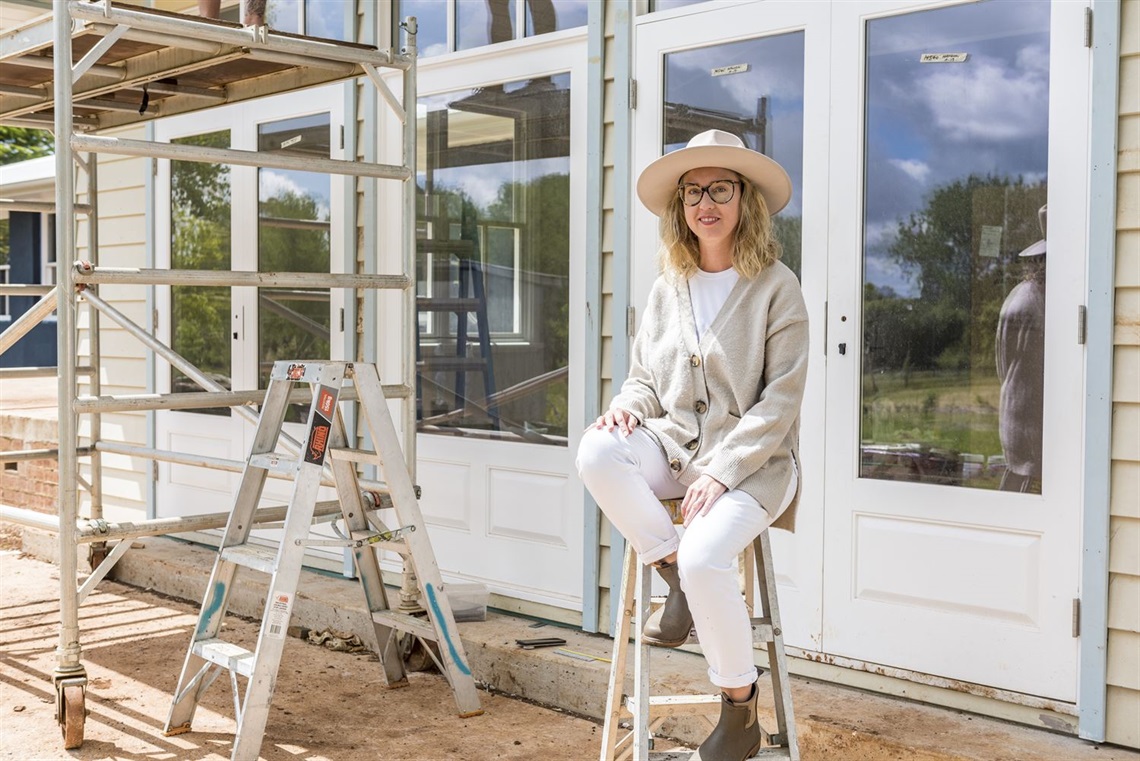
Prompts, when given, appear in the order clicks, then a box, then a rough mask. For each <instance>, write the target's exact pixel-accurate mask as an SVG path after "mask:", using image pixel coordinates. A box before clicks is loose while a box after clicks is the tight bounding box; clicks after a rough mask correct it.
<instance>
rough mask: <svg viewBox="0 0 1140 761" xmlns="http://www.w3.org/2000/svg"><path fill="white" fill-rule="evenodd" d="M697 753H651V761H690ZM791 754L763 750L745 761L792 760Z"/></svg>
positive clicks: (785, 749)
mask: <svg viewBox="0 0 1140 761" xmlns="http://www.w3.org/2000/svg"><path fill="white" fill-rule="evenodd" d="M694 752H695V751H691V750H662V751H650V752H649V761H689V759H690V758H692V757H693V753H694ZM791 757H792V755H791V753H789V752H788V749H787V748H783V747H781V748H761V749H760V750H758V751H756V754H755V755H753V756H749V757H748V758H747V759H745V761H753V760H754V759H762V761H768V759H772V758H791Z"/></svg>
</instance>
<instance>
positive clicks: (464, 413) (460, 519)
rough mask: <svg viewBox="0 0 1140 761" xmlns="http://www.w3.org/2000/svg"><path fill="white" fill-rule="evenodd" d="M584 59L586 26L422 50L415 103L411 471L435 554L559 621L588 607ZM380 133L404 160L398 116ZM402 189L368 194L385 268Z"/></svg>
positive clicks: (462, 575) (393, 313) (450, 572)
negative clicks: (583, 478)
mask: <svg viewBox="0 0 1140 761" xmlns="http://www.w3.org/2000/svg"><path fill="white" fill-rule="evenodd" d="M449 58H451V60H448V59H449ZM441 59H442V60H441ZM586 63H587V60H586V42H585V37H584V36H583V35H582V34H580V33H575V34H573V35H569V34H567V35H565V36H562V37H561V39H558V40H555V41H545V40H542V39H538V38H536V39H535V40H534V41H527V42H525V43H517V44H512V45H511V46H510V47H509V48H508V49H506V50H495V49H494V48H492V49H490V50H473V51H469V52H465V53H464V54H463V56H462V59H461V60H455V58H454V57H449V56H440V57H435V58H425V59H423V60H422V61H421V62H420V64H419V71H418V80H417V84H418V89H419V102H418V104H417V105H416V108H414V109H409V112H410V113H414V114H416V118H417V123H418V125H417V126H418V135H419V137H418V145H417V162H418V166H417V173H416V178H415V182H416V187H417V220H416V237H417V273H416V275H417V296H418V297H419V300H420V311H419V315H418V321H417V325H415V326H413V328H412V329H413V330H415V331H416V334H417V338H418V353H417V360H418V366H419V375H418V381H417V393H418V399H419V403H418V405H417V408H418V418H419V431H420V433H419V435H418V436H417V444H416V448H417V481H418V483H419V484H420V485H421V486H422V490H423V496H422V498H421V500H420V505H421V508H422V510H423V513H424V519H425V522H426V523H427V526H428V531H429V533H430V534H431V539H432V545H433V548H434V550H435V555H436V559H437V560H438V562H439V566H440V569H441V570H442V571H443V573H444V576H445V578H452V579H466V580H471V581H476V582H480V583H483V584H485V585H486V586H487V587H488V588H489V590H490V591H491V592H492V593H495V594H497V595H499V596H500V600H499V601H498V602H499V604H516V605H517V604H518V603H506V602H505V601H506V600H508V599H510V600H516V601H517V600H523V601H527V602H528V603H537V604H538V605H539V606H548V607H546V608H544V607H536V606H534V605H524V606H522V607H523V609H525V610H526V611H527V612H530V613H535V612H542V613H544V614H545V615H548V616H550V617H552V618H560V619H563V620H567V621H572V620H575V617H576V616H577V615H578V611H580V610H581V600H582V555H583V551H582V541H583V518H582V485H581V483H580V482H579V481H578V478H577V474H576V473H575V472H573V466H572V462H573V454H572V453H573V452H574V451H575V450H576V449H577V446H578V439H579V437H580V434H581V431H582V430H583V428H584V427H585V420H584V418H583V414H584V413H583V406H582V401H581V400H582V398H583V391H582V389H583V381H584V379H583V377H582V367H583V357H584V348H583V346H584V333H583V330H582V328H583V326H584V325H585V322H586V318H585V308H584V301H585V299H584V298H583V297H582V293H583V288H584V278H585V262H584V258H583V257H582V256H581V252H582V251H583V250H585V239H584V237H583V234H584V229H585V223H584V220H585V209H586V204H587V203H589V202H591V201H590V200H589V199H586V198H585V192H584V188H583V183H584V179H585V148H586V134H585V125H586V119H585V116H586V87H585V75H586ZM388 78H389V80H390V81H391V82H392V89H393V91H395V92H399V91H400V88H399V85H398V82H399V77H398V75H395V74H389V75H388ZM385 116H387V114H385ZM382 135H386V138H382V140H383V146H384V153H386V154H387V155H399V150H400V142H399V140H400V130H399V126H398V125H397V124H395V123H394V120H392V121H390V122H387V123H385V124H384V126H383V132H382ZM398 193H399V188H398V187H397V186H395V185H390V186H388V185H386V186H381V187H380V188H379V189H378V198H379V202H380V210H381V212H380V213H381V215H382V216H381V224H380V241H381V244H380V247H379V248H380V250H379V253H378V261H379V265H378V266H379V267H380V271H398V270H399V266H400V265H399V259H398V257H399V252H400V250H401V248H400V241H399V238H398V231H399V230H400V228H401V224H400V219H399V216H398V213H399V209H400V203H399V195H398ZM395 301H396V300H395V299H394V298H390V299H387V300H386V302H385V297H384V296H381V302H380V306H379V314H380V318H379V320H378V325H377V332H376V340H377V354H378V356H380V357H381V358H382V367H383V368H384V369H385V370H387V371H388V376H387V377H391V378H397V377H399V376H398V374H397V373H396V372H395V371H394V368H395V367H397V366H398V362H397V361H396V357H394V344H393V343H392V342H391V340H390V338H389V337H390V335H391V332H390V331H391V330H392V328H391V327H390V326H392V325H400V324H401V322H400V313H399V311H398V308H397V307H396V305H395Z"/></svg>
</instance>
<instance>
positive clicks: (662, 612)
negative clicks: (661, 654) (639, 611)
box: [641, 562, 693, 647]
mask: <svg viewBox="0 0 1140 761" xmlns="http://www.w3.org/2000/svg"><path fill="white" fill-rule="evenodd" d="M657 573H659V574H661V578H663V579H665V583H666V584H668V585H669V596H668V597H667V598H665V604H664V605H662V606H661V607H660V608H658V609H657V610H655V611H653V613H652V615H650V616H649V620H648V621H646V622H645V626H644V627H642V629H641V640H642V641H643V642H644V643H645V644H647V645H653V646H654V647H680V646H681V645H683V644H685V640H687V639H688V638H689V631H690V630H691V629H692V628H693V614H692V613H690V612H689V601H688V600H686V599H685V593H684V591H683V590H682V589H681V577H680V574H678V573H677V564H676V563H675V562H674V563H662V564H660V565H658V566H657Z"/></svg>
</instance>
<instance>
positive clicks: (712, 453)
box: [578, 130, 808, 761]
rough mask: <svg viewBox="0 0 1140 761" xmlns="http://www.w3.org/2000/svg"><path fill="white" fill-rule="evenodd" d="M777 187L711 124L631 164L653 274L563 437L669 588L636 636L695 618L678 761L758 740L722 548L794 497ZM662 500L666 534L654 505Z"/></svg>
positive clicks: (790, 322) (796, 387)
mask: <svg viewBox="0 0 1140 761" xmlns="http://www.w3.org/2000/svg"><path fill="white" fill-rule="evenodd" d="M791 193H792V187H791V181H790V180H789V179H788V175H787V173H786V172H785V171H784V170H783V168H782V167H780V165H779V164H777V163H776V162H775V161H772V160H771V159H769V158H767V157H766V156H764V155H762V154H760V153H757V152H756V151H752V150H749V149H748V148H746V147H745V146H744V144H743V142H741V140H740V139H739V138H737V137H735V136H734V135H730V134H728V133H726V132H722V131H719V130H709V131H708V132H703V133H701V134H699V135H697V136H696V137H694V138H693V139H692V140H690V141H689V143H688V145H687V146H686V147H685V148H683V149H681V150H678V151H675V152H673V153H670V154H668V155H666V156H663V157H661V158H660V159H658V160H657V161H655V162H653V163H652V164H650V165H649V166H648V167H647V168H646V169H645V171H644V172H642V174H641V177H640V178H639V179H638V182H637V195H638V197H639V198H640V199H641V202H642V203H643V204H645V206H646V208H648V209H649V210H650V211H651V212H653V213H654V214H655V215H657V216H659V217H660V218H661V238H662V241H663V247H662V265H663V266H662V270H663V272H662V275H661V276H660V277H659V278H658V279H657V282H656V283H654V285H653V290H652V292H651V294H650V296H649V304H648V306H647V308H646V310H645V315H644V317H643V319H642V324H641V328H640V330H639V331H638V334H637V338H636V339H635V341H634V344H633V357H632V361H631V367H630V370H629V376H628V378H627V379H626V381H625V383H624V384H623V385H622V388H621V392H620V393H619V394H618V395H617V396H616V397H615V398H614V400H613V401H612V402H611V403H610V407H609V410H608V411H607V412H606V413H605V414H604V415H602V416H601V417H599V418H598V420H597V422H596V423H595V424H594V425H593V426H592V427H591V428H590V429H588V430H587V432H586V434H585V435H584V436H583V438H582V442H581V445H580V446H579V449H578V471H579V473H580V474H581V476H582V481H583V483H585V485H586V487H587V488H588V489H589V490H590V493H591V494H592V495H593V496H594V499H595V500H596V501H597V503H598V505H599V506H600V507H601V508H602V510H603V512H605V514H606V516H607V517H608V518H609V519H610V521H611V522H612V523H613V524H614V525H615V526H616V527H617V528H618V530H619V531H621V533H622V534H623V535H624V536H625V537H626V539H627V540H628V541H629V542H630V543H631V544H632V545H633V547H634V549H636V550H637V552H638V554H639V556H640V557H641V560H642V562H644V563H647V564H650V563H652V564H653V565H655V566H656V567H657V569H658V572H659V573H660V575H661V576H662V577H663V578H664V579H665V581H666V583H667V584H668V585H669V596H668V598H667V599H666V602H665V604H664V606H662V607H661V608H659V609H658V610H657V611H655V612H654V614H653V615H652V616H651V617H650V618H649V620H648V621H647V622H646V624H645V628H644V631H643V638H644V639H645V641H647V642H649V643H651V644H654V645H658V646H661V647H677V646H679V645H681V644H683V643H684V642H685V640H686V639H687V638H688V636H689V630H690V628H691V627H694V626H695V628H696V632H697V637H698V639H699V640H700V643H701V647H702V649H703V651H704V654H705V658H706V660H707V661H708V664H709V671H708V673H709V679H710V681H712V683H713V684H714V685H716V686H717V687H719V688H720V690H721V692H722V697H721V715H720V721H719V722H718V724H717V726H716V728H715V729H714V730H713V731H712V733H711V734H710V735H709V737H708V738H707V739H706V740H705V741H704V742H703V743H701V745H700V748H699V749H698V750H697V753H696V754H695V755H694V756H693V761H700V760H701V759H703V761H742V760H743V759H745V758H748V757H749V756H751V755H752V754H753V753H754V752H755V751H756V749H758V748H759V747H760V743H761V737H760V728H759V725H758V724H757V722H756V720H755V716H756V694H757V690H756V684H755V683H756V679H757V677H758V672H757V670H756V667H755V665H754V662H753V648H752V629H751V626H750V622H749V618H748V611H747V609H746V608H745V605H744V600H743V598H742V596H741V594H740V589H739V585H738V581H737V576H736V570H735V559H736V557H737V556H738V555H739V554H740V553H741V552H742V551H743V550H744V548H745V547H747V546H748V545H749V544H750V543H751V542H752V541H753V540H754V539H755V538H756V537H757V536H758V535H759V534H760V532H761V531H764V530H765V529H766V528H768V526H770V525H777V526H778V527H780V528H787V529H789V530H790V529H791V528H792V525H793V520H794V515H795V503H796V501H797V499H798V495H799V480H800V479H799V475H798V466H797V461H798V453H797V446H798V433H799V413H800V402H801V400H802V398H803V391H804V381H805V378H806V374H807V361H808V355H807V347H808V324H807V310H806V308H805V307H804V301H803V296H802V294H801V292H800V285H799V282H798V281H797V279H796V276H795V275H794V274H793V273H792V272H791V270H789V269H788V268H787V267H786V266H784V265H783V264H782V263H780V261H779V256H780V247H779V244H778V242H777V241H776V239H775V235H774V233H773V229H772V221H771V217H770V214H775V213H776V212H778V211H779V210H780V209H782V208H783V207H784V206H785V205H786V204H787V202H788V200H789V199H790V197H791ZM678 498H683V501H682V503H681V515H682V517H683V523H684V526H685V531H684V535H683V536H680V537H679V536H678V532H677V530H676V528H675V526H674V525H673V521H672V518H671V517H670V516H669V514H668V512H667V511H666V509H665V507H664V506H662V504H661V502H660V500H662V499H678Z"/></svg>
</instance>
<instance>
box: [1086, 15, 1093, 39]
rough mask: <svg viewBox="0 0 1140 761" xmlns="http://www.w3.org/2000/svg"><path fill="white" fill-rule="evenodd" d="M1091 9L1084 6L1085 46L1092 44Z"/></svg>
mask: <svg viewBox="0 0 1140 761" xmlns="http://www.w3.org/2000/svg"><path fill="white" fill-rule="evenodd" d="M1092 35H1093V9H1092V8H1085V47H1086V48H1091V47H1092V46H1093V38H1092Z"/></svg>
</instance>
